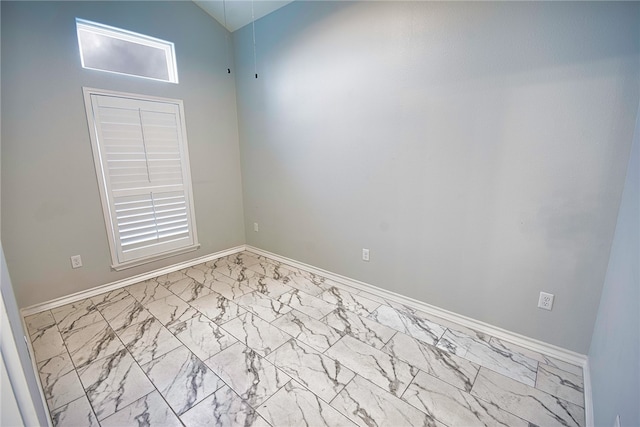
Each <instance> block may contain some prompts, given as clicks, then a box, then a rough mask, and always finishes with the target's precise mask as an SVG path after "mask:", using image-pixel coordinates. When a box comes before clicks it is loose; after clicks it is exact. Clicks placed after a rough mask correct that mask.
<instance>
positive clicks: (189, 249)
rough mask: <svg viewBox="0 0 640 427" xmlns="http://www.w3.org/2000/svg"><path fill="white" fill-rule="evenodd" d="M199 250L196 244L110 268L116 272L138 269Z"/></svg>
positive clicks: (113, 265)
mask: <svg viewBox="0 0 640 427" xmlns="http://www.w3.org/2000/svg"><path fill="white" fill-rule="evenodd" d="M199 248H200V244H198V243H196V244H195V245H191V246H187V247H185V248H180V249H177V250H174V251H171V252H165V253H162V254H158V255H154V256H152V257H146V258H141V259H136V260H134V261H127V262H123V263H120V264H112V265H111V268H112V269H113V270H116V271H122V270H126V269H127V268H132V267H138V266H140V265H144V264H148V263H150V262H154V261H159V260H161V259H165V258H170V257H172V256H176V255H181V254H185V253H187V252H192V251H195V250H197V249H199Z"/></svg>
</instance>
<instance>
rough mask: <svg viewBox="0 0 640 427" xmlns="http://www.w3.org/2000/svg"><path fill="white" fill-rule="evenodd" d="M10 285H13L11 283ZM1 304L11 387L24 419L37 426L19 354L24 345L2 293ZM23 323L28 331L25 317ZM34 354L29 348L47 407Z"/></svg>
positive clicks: (1, 342)
mask: <svg viewBox="0 0 640 427" xmlns="http://www.w3.org/2000/svg"><path fill="white" fill-rule="evenodd" d="M9 286H11V285H10V284H9ZM0 306H1V307H0V311H1V312H2V314H1V317H0V319H1V320H0V325H2V328H1V329H0V355H2V359H3V360H4V363H5V364H6V365H5V366H6V369H7V374H8V377H9V382H10V383H11V388H12V389H13V393H14V395H15V398H16V402H17V403H18V408H19V410H20V415H21V417H22V421H23V422H24V424H25V425H27V426H36V425H38V424H39V423H40V421H39V420H38V414H37V411H36V407H35V405H34V403H33V400H32V397H31V393H30V392H29V385H28V384H27V380H26V378H25V376H24V369H25V368H26V367H23V365H22V362H21V361H20V355H19V354H18V348H17V347H18V345H22V343H17V342H16V341H15V339H14V337H13V331H12V330H11V325H10V322H9V317H8V314H7V311H6V309H5V305H4V299H3V297H2V294H0ZM22 323H23V326H22V327H23V329H24V330H25V331H26V328H24V318H23V319H22ZM26 341H29V340H26ZM28 344H30V343H28ZM32 355H33V349H31V348H29V359H30V361H31V365H32V368H33V372H34V374H35V376H36V379H37V381H38V386H39V387H38V391H39V392H40V397H41V398H42V399H43V402H44V407H45V408H46V407H47V402H46V400H44V395H43V392H42V384H41V383H40V378H39V375H38V370H37V369H36V368H35V363H34V362H33V356H32ZM47 418H48V417H47ZM49 425H51V424H49Z"/></svg>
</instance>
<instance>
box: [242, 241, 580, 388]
mask: <svg viewBox="0 0 640 427" xmlns="http://www.w3.org/2000/svg"><path fill="white" fill-rule="evenodd" d="M246 250H247V251H250V252H254V253H256V254H258V255H263V256H265V257H268V258H272V259H274V260H276V261H280V262H283V263H285V264H289V265H292V266H294V267H297V268H300V269H302V270H306V271H309V272H311V273H315V274H318V275H321V276H324V277H326V278H328V279H331V280H333V281H335V282H337V283H338V284H344V285H346V286H350V287H352V288H356V289H359V290H362V291H366V292H369V293H371V294H374V295H377V296H380V297H382V298H385V299H388V300H390V301H393V302H396V303H399V304H404V305H406V306H408V307H410V308H413V309H416V310H419V311H423V312H425V313H427V314H431V315H433V316H437V317H440V318H442V319H445V320H448V321H450V322H453V323H457V324H459V325H461V326H466V327H468V328H471V329H474V330H476V331H478V332H483V333H485V334H488V335H491V336H494V337H496V338H498V339H501V340H504V341H507V342H510V343H513V344H516V345H518V346H520V347H524V348H526V349H529V350H533V351H537V352H538V353H542V354H545V355H547V356H551V357H555V358H556V359H559V360H562V361H564V362H567V363H571V364H573V365H578V366H584V364H585V362H586V360H587V356H585V355H583V354H580V353H576V352H574V351H571V350H567V349H565V348H562V347H558V346H556V345H553V344H548V343H545V342H543V341H539V340H536V339H533V338H529V337H526V336H524V335H520V334H518V333H515V332H511V331H508V330H506V329H502V328H499V327H497V326H493V325H490V324H488V323H485V322H481V321H479V320H475V319H471V318H469V317H466V316H463V315H460V314H457V313H454V312H451V311H448V310H444V309H442V308H439V307H436V306H433V305H431V304H427V303H424V302H422V301H418V300H416V299H413V298H409V297H406V296H404V295H400V294H397V293H395V292H391V291H388V290H386V289H382V288H378V287H377V286H374V285H371V284H369V283H365V282H361V281H359V280H354V279H350V278H349V277H345V276H342V275H340V274H336V273H332V272H330V271H327V270H323V269H321V268H317V267H314V266H311V265H309V264H305V263H302V262H299V261H296V260H294V259H291V258H287V257H283V256H280V255H277V254H274V253H272V252H269V251H265V250H262V249H259V248H256V247H254V246H251V245H246ZM585 396H586V394H585Z"/></svg>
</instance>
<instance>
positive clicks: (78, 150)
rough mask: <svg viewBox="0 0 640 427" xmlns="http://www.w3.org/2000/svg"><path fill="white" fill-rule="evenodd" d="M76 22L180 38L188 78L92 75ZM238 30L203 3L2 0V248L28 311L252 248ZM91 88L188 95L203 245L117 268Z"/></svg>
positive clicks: (180, 64)
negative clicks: (95, 143) (232, 58)
mask: <svg viewBox="0 0 640 427" xmlns="http://www.w3.org/2000/svg"><path fill="white" fill-rule="evenodd" d="M76 17H79V18H83V19H87V20H90V21H97V22H101V23H104V24H108V25H113V26H116V27H119V28H124V29H127V30H131V31H135V32H140V33H143V34H147V35H151V36H154V37H158V38H161V39H164V40H169V41H172V42H174V43H175V49H176V56H177V62H178V75H179V79H180V83H179V84H177V85H174V84H169V83H162V82H155V81H149V80H144V79H140V78H136V77H128V76H121V75H116V74H110V73H103V72H99V71H93V70H83V69H82V68H81V65H80V59H79V53H78V47H77V41H76V32H75V18H76ZM227 34H228V33H227V32H226V30H225V29H224V28H223V27H222V26H221V25H219V24H218V23H217V22H216V21H215V20H214V19H213V18H211V17H210V16H209V15H207V14H206V13H205V12H204V11H202V9H200V8H199V7H197V6H196V5H195V4H193V3H192V2H7V1H3V2H2V104H3V109H2V125H3V126H2V243H3V245H4V250H5V255H6V259H7V264H8V267H9V271H10V274H11V278H12V280H13V284H14V288H15V291H16V297H17V300H18V304H19V306H20V307H25V306H29V305H32V304H35V303H38V302H43V301H48V300H50V299H53V298H55V297H60V296H64V295H68V294H71V293H74V292H78V291H82V290H85V289H89V288H92V287H95V286H98V285H102V284H105V283H109V282H112V281H115V280H118V279H121V278H125V277H129V276H132V275H135V274H140V273H143V272H146V271H151V270H154V269H157V268H160V267H163V266H166V265H171V264H174V263H177V262H180V261H183V260H187V259H191V258H194V257H199V256H203V255H207V254H210V253H213V252H216V251H219V250H223V249H228V248H230V247H234V246H237V245H240V244H243V243H244V241H245V237H244V225H243V220H242V219H243V208H242V185H241V174H240V160H239V155H240V153H239V145H238V126H237V114H236V98H235V83H234V80H233V79H234V76H233V75H229V74H227V66H228V64H227V58H228V55H227V53H226V49H227V47H226V44H225V41H226V37H225V36H226V35H227ZM83 86H89V87H96V88H103V89H110V90H117V91H123V92H133V93H141V94H149V95H155V96H162V97H168V98H178V99H182V100H184V108H185V114H186V123H187V135H188V140H189V155H190V163H191V175H192V181H193V193H194V201H195V211H196V221H197V227H198V238H199V241H200V244H201V248H200V249H199V250H197V251H195V252H190V253H188V254H184V255H181V256H175V257H172V258H168V259H165V260H162V261H157V262H154V263H150V264H146V265H144V266H140V267H136V268H132V269H128V270H126V271H120V272H115V271H111V269H110V264H111V259H110V255H109V247H108V243H107V237H106V229H105V224H104V219H103V213H102V207H101V204H100V197H99V193H98V184H97V180H96V174H95V170H94V164H93V158H92V153H91V144H90V141H89V133H88V127H87V120H86V115H85V108H84V102H83V97H82V87H83ZM75 254H80V255H81V256H82V260H83V263H84V267H83V268H81V269H77V270H72V269H71V264H70V260H69V257H70V256H71V255H75Z"/></svg>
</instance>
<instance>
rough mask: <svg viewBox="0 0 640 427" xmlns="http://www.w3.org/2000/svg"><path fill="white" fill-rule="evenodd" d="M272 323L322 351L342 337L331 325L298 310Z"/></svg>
mask: <svg viewBox="0 0 640 427" xmlns="http://www.w3.org/2000/svg"><path fill="white" fill-rule="evenodd" d="M271 324H272V325H273V326H275V327H277V328H279V329H281V330H283V331H284V332H286V333H288V334H289V335H291V336H292V337H294V338H296V339H297V340H298V341H301V342H303V343H305V344H307V345H308V346H311V347H313V348H315V349H316V350H318V351H320V352H323V351H325V350H326V349H328V348H329V347H331V346H332V345H333V344H334V343H335V342H336V341H338V340H339V339H340V337H341V335H340V333H338V331H336V330H335V329H333V328H332V327H331V326H329V325H327V324H326V323H324V322H322V321H320V320H316V319H314V318H313V317H309V316H307V315H306V314H304V313H301V312H299V311H296V310H293V311H290V312H289V313H287V314H285V315H284V316H282V317H280V318H279V319H277V320H275V321H274V322H272V323H271Z"/></svg>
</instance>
